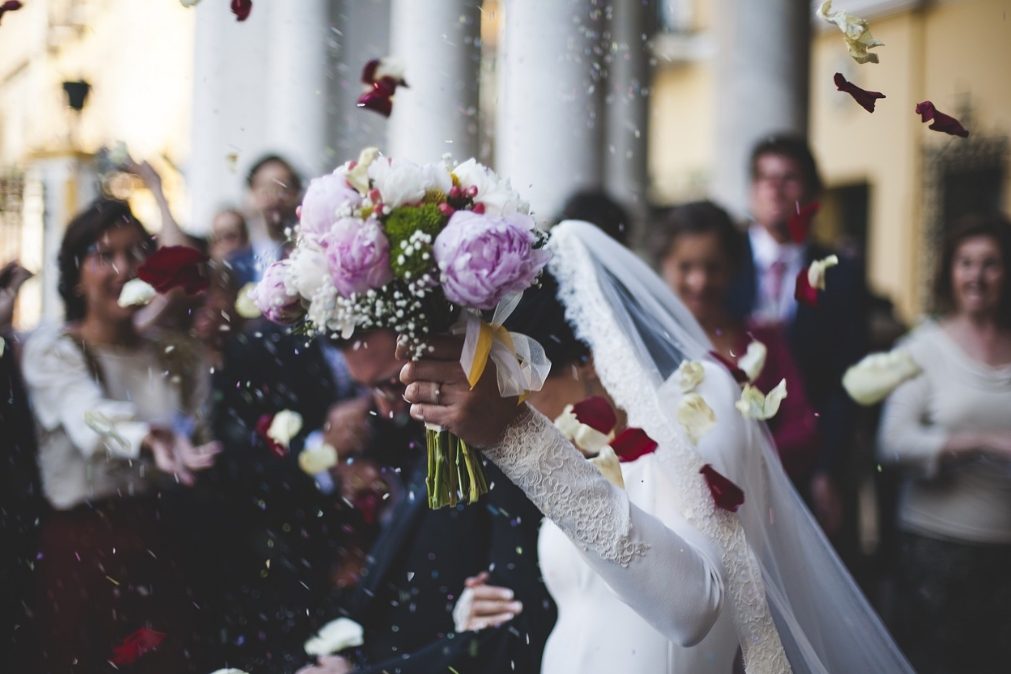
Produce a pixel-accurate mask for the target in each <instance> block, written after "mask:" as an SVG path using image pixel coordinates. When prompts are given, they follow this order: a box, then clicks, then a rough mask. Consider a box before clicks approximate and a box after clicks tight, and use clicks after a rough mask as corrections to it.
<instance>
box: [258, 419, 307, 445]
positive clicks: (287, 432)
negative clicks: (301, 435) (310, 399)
mask: <svg viewBox="0 0 1011 674" xmlns="http://www.w3.org/2000/svg"><path fill="white" fill-rule="evenodd" d="M300 430H302V415H301V414H299V413H298V412H292V411H291V410H281V411H280V412H278V413H277V414H275V415H274V418H273V419H271V420H270V426H268V427H267V437H268V438H270V439H271V440H273V441H274V442H276V443H278V444H280V445H282V446H283V447H284V448H285V449H287V448H288V446H289V445H290V444H291V440H292V438H294V437H295V436H296V435H298V432H299V431H300Z"/></svg>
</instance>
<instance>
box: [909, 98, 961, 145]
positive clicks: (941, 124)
mask: <svg viewBox="0 0 1011 674" xmlns="http://www.w3.org/2000/svg"><path fill="white" fill-rule="evenodd" d="M916 114H918V115H919V116H920V121H921V122H929V121H933V124H931V125H930V126H929V127H927V128H929V129H930V130H931V131H941V132H942V133H948V134H951V135H952V136H960V137H962V138H968V137H969V130H968V129H966V128H965V127H964V126H962V124H961V122H959V121H958V120H957V119H955V118H954V117H952V116H951V115H946V114H944V113H943V112H941V111H940V110H938V109H937V108H935V107H934V104H933V103H931V102H930V101H923V102H922V103H917V104H916Z"/></svg>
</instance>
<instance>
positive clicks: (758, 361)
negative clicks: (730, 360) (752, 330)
mask: <svg viewBox="0 0 1011 674" xmlns="http://www.w3.org/2000/svg"><path fill="white" fill-rule="evenodd" d="M768 353H769V350H768V349H767V348H765V344H762V343H761V342H759V341H758V340H753V341H752V342H751V343H750V344H748V350H747V351H745V352H744V355H743V356H741V357H740V358H738V359H737V367H739V368H741V370H743V371H744V374H746V375H748V381H755V380H756V379H758V375H760V374H762V370H763V369H764V368H765V357H766V356H767V355H768Z"/></svg>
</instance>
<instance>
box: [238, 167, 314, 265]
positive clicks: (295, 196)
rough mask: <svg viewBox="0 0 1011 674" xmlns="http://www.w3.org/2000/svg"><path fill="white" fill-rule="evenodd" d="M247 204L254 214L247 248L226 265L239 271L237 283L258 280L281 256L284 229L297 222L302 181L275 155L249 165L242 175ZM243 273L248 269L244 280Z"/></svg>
mask: <svg viewBox="0 0 1011 674" xmlns="http://www.w3.org/2000/svg"><path fill="white" fill-rule="evenodd" d="M246 187H247V188H248V190H249V204H250V207H251V208H252V209H253V211H254V213H255V219H253V220H252V221H251V222H250V223H249V224H250V231H249V235H250V240H251V242H252V247H251V248H245V249H240V250H239V251H238V252H236V253H233V254H232V256H231V257H230V258H229V260H228V261H229V263H230V264H231V265H232V266H233V267H235V268H236V269H238V270H240V282H241V283H246V282H247V281H258V280H259V279H260V275H261V274H262V272H263V270H264V269H266V268H267V267H268V266H269V265H270V263H271V262H274V261H275V260H279V259H281V258H282V257H284V256H285V245H286V242H287V240H288V234H287V230H288V229H289V228H291V227H294V226H295V224H296V223H297V222H298V216H297V214H296V209H297V208H298V205H299V203H300V202H301V199H302V179H301V177H300V176H299V174H298V172H297V171H296V170H295V168H294V167H293V166H292V164H291V163H290V162H289V161H288V160H286V159H284V158H283V157H281V156H280V155H276V154H268V155H265V156H263V157H261V158H260V159H258V160H257V161H256V162H254V163H253V165H252V167H251V168H250V169H249V172H248V173H247V174H246ZM246 270H252V274H251V275H250V276H249V277H247V276H246Z"/></svg>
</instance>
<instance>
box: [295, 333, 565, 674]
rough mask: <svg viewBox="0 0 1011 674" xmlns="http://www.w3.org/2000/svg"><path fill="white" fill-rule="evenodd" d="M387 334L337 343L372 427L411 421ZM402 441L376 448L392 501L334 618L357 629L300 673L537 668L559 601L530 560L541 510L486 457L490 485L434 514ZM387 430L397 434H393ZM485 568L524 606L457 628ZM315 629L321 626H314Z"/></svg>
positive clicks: (415, 455) (410, 444)
mask: <svg viewBox="0 0 1011 674" xmlns="http://www.w3.org/2000/svg"><path fill="white" fill-rule="evenodd" d="M395 350H396V339H395V336H394V335H393V333H392V332H389V331H384V330H377V331H374V332H370V333H366V334H365V335H363V336H362V337H361V338H360V339H355V340H354V341H353V342H352V343H349V344H347V345H345V346H344V348H343V351H344V356H345V359H346V362H347V365H348V370H349V371H350V374H351V376H352V378H354V379H355V380H356V381H357V382H358V383H359V384H361V385H362V386H364V387H367V388H370V389H371V390H372V391H373V398H374V406H375V412H376V426H377V429H376V430H377V433H375V434H373V437H374V438H375V439H376V440H375V441H374V442H373V444H374V445H375V444H382V440H381V438H383V437H384V435H385V436H386V437H390V434H388V433H384V432H383V428H382V427H383V426H387V427H389V426H391V425H393V423H394V421H395V420H397V419H404V418H406V416H407V408H408V405H407V403H406V402H405V401H404V399H403V393H404V391H403V385H402V384H401V383H400V380H399V374H400V369H401V367H402V366H403V364H404V363H403V362H402V361H399V360H398V359H397V358H396V357H395ZM412 435H413V438H412V440H409V441H405V439H401V440H400V446H397V447H393V446H386V447H378V446H377V447H373V448H372V449H373V450H374V451H375V452H377V453H379V454H380V455H383V456H386V457H389V460H391V461H393V462H395V463H397V464H399V465H396V466H395V469H399V470H395V471H394V473H397V474H399V475H400V478H401V479H402V485H401V486H402V487H403V489H401V490H394V493H396V492H398V491H399V492H400V493H401V497H400V499H399V502H397V503H395V504H394V505H393V506H392V508H391V513H390V517H389V519H388V521H387V524H386V526H385V527H384V529H383V531H382V532H381V533H380V536H379V539H378V541H377V542H376V544H375V546H374V547H373V549H372V550H371V553H370V554H369V557H368V559H367V567H366V569H365V571H364V573H363V575H362V579H361V581H360V583H359V586H358V588H357V590H356V592H355V593H354V595H353V596H352V597H351V598H350V599H348V600H345V601H342V602H341V605H340V606H339V607H337V609H336V610H335V612H334V614H333V615H332V617H331V619H336V618H337V617H339V616H341V615H345V616H348V617H350V618H351V619H353V620H355V621H356V622H358V623H360V624H361V625H362V626H363V627H364V630H365V643H364V645H363V646H362V647H361V648H359V649H356V650H355V652H354V653H353V654H350V655H351V657H337V658H329V659H324V660H323V661H321V665H320V666H310V667H306V668H305V669H303V670H301V672H304V673H305V674H310V673H311V674H323V673H331V672H332V673H334V674H338V673H342V672H348V671H353V672H356V673H360V674H379V673H380V672H390V673H391V674H392V673H394V672H400V673H401V674H429V673H431V672H453V671H455V672H458V673H459V674H494V673H496V672H502V673H503V674H505V673H507V672H508V673H513V672H538V671H540V660H541V653H542V651H543V649H544V641H545V640H546V639H547V636H548V633H549V632H550V630H551V628H552V626H553V625H554V621H555V608H554V604H553V603H552V601H551V599H550V597H549V596H548V593H547V590H546V589H545V587H544V585H543V583H542V581H541V578H540V570H539V567H538V563H537V534H538V528H539V524H540V520H541V514H540V512H539V511H538V510H537V509H536V508H535V507H534V505H533V504H532V503H530V501H528V500H527V498H526V497H525V496H524V495H523V493H522V492H521V491H520V490H519V489H518V488H517V487H515V486H514V485H513V484H512V483H510V482H509V481H508V480H507V479H506V478H505V477H504V476H503V475H502V474H501V473H500V472H499V471H498V470H497V469H496V468H495V467H494V466H493V465H492V464H490V463H489V464H486V465H485V470H486V472H487V477H488V483H489V485H490V486H491V490H490V492H489V493H488V494H487V495H486V496H484V497H482V499H481V501H480V502H478V503H476V504H474V505H469V506H459V507H457V508H443V509H441V510H430V509H429V508H428V506H427V503H426V499H425V475H426V472H427V463H426V461H425V454H424V446H425V445H424V432H423V429H422V428H421V427H420V426H419V427H417V428H416V430H415V431H414V432H413V433H412ZM393 436H394V437H395V434H394V435H393ZM482 571H487V572H489V573H490V577H489V581H488V582H489V583H491V584H494V585H498V586H502V587H508V588H511V589H513V590H514V592H515V599H516V600H517V601H519V602H520V603H521V604H522V610H520V612H519V614H518V615H516V616H515V617H514V618H513V619H512V620H510V621H508V622H506V623H505V624H503V625H501V626H500V627H497V628H492V629H486V630H482V631H481V632H467V633H463V634H456V633H455V632H454V629H453V618H452V610H453V607H454V605H455V603H456V601H457V599H458V598H459V596H460V593H461V592H462V591H463V589H464V583H465V581H466V579H467V578H469V577H472V576H477V575H478V574H479V573H481V572H482ZM321 626H322V625H321ZM323 663H325V664H323Z"/></svg>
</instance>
